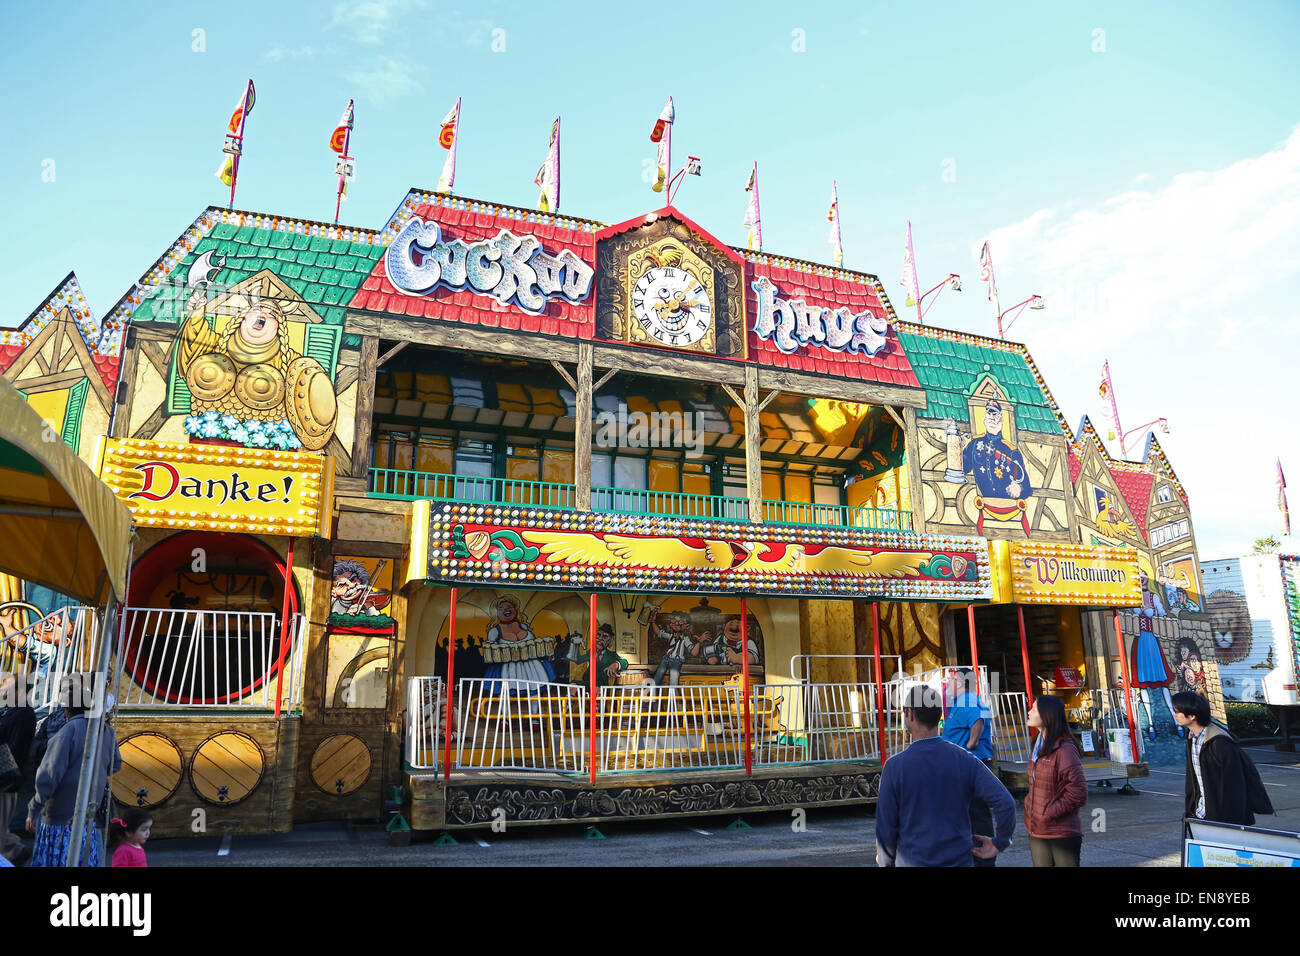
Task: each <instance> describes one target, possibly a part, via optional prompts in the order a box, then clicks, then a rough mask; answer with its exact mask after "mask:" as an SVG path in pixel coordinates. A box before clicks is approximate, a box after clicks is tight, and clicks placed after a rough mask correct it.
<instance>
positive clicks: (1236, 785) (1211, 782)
mask: <svg viewBox="0 0 1300 956" xmlns="http://www.w3.org/2000/svg"><path fill="white" fill-rule="evenodd" d="M1170 703H1171V704H1172V705H1173V710H1174V720H1175V721H1177V722H1178V726H1180V727H1185V728H1187V781H1186V793H1187V808H1186V816H1187V817H1188V818H1189V819H1193V820H1210V821H1213V822H1216V823H1235V824H1239V825H1242V826H1252V825H1253V824H1254V823H1255V814H1254V813H1252V812H1251V809H1250V798H1249V794H1248V792H1247V778H1246V767H1245V758H1244V757H1243V756H1242V753H1241V749H1240V748H1239V747H1238V746H1237V742H1236V741H1235V740H1233V739H1232V734H1230V733H1228V732H1227V731H1226V730H1224V729H1223V728H1221V727H1219V726H1218V725H1217V724H1216V723H1214V721H1213V720H1212V719H1211V717H1210V703H1209V701H1207V700H1206V699H1205V698H1204V697H1202V696H1201V695H1200V694H1193V693H1192V692H1191V691H1182V692H1180V693H1177V694H1174V695H1173V697H1171V698H1170Z"/></svg>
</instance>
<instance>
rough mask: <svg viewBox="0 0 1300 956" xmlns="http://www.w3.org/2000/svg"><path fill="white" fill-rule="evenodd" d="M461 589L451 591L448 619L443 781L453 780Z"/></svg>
mask: <svg viewBox="0 0 1300 956" xmlns="http://www.w3.org/2000/svg"><path fill="white" fill-rule="evenodd" d="M458 593H459V589H458V588H456V587H455V586H454V585H453V586H452V589H451V614H450V615H449V616H448V618H447V733H446V736H445V737H444V739H443V741H442V779H443V780H450V779H451V731H452V725H453V723H454V717H455V711H454V710H453V709H452V698H453V694H454V693H455V687H456V598H457V597H458Z"/></svg>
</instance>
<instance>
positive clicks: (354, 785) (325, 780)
mask: <svg viewBox="0 0 1300 956" xmlns="http://www.w3.org/2000/svg"><path fill="white" fill-rule="evenodd" d="M311 779H312V780H313V782H315V784H316V786H318V787H320V788H321V789H322V790H324V791H325V792H326V793H329V794H333V795H335V796H339V797H346V796H347V795H348V794H350V793H355V792H356V791H357V790H358V789H359V788H360V787H361V785H362V784H363V783H365V782H366V781H367V780H368V779H370V748H369V747H367V746H366V742H365V741H364V740H362V739H361V738H360V737H357V736H355V735H354V734H332V735H331V736H329V737H326V738H325V739H324V740H322V741H321V742H320V743H319V744H317V745H316V750H315V751H314V752H313V753H312V755H311Z"/></svg>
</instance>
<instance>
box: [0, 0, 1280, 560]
mask: <svg viewBox="0 0 1300 956" xmlns="http://www.w3.org/2000/svg"><path fill="white" fill-rule="evenodd" d="M982 6H983V5H981V6H979V7H977V6H975V5H970V4H957V3H950V4H941V3H929V4H927V3H918V4H909V5H900V4H866V5H863V4H831V3H827V4H819V3H807V4H802V5H798V6H795V5H791V4H773V3H759V4H752V5H748V6H745V7H743V8H742V7H741V6H740V5H735V4H708V3H697V4H692V5H684V6H680V5H679V7H677V8H672V7H663V6H660V5H645V4H636V5H611V4H606V3H582V4H569V3H559V2H555V3H545V4H536V3H527V4H525V3H492V2H486V3H481V4H474V5H471V4H468V3H464V4H456V3H452V4H447V3H435V2H432V0H424V2H420V0H368V2H357V0H338V2H333V3H330V2H326V3H315V4H307V3H280V2H277V3H274V4H269V3H261V4H254V3H241V2H229V3H225V4H221V5H212V4H203V5H193V6H191V5H186V4H176V5H162V4H127V3H122V4H114V5H111V6H110V5H102V4H61V5H59V6H58V7H57V8H52V7H49V6H48V5H43V4H37V3H9V4H7V5H6V7H5V10H4V13H3V14H0V16H2V17H3V25H4V30H3V34H4V36H5V38H6V39H5V40H4V43H5V45H6V49H5V50H4V56H3V60H2V62H0V78H2V79H3V81H4V89H6V90H7V91H9V96H8V97H7V99H8V101H9V103H10V109H9V110H8V115H7V122H6V133H7V135H6V140H7V143H6V148H5V150H4V151H3V152H2V153H0V173H2V174H3V176H2V178H0V182H3V184H4V185H3V187H2V188H0V223H3V226H4V228H3V229H0V280H2V281H3V282H4V285H5V288H6V290H7V293H8V294H7V295H6V300H5V307H4V312H3V313H2V314H0V323H2V324H5V325H13V324H17V322H19V321H21V320H22V319H23V318H24V317H25V316H26V315H27V314H28V313H29V312H30V311H31V310H32V309H33V308H35V307H36V306H37V305H38V304H39V302H40V301H41V299H42V298H43V297H44V296H45V294H46V293H48V292H49V291H50V289H51V288H53V287H54V285H55V284H56V283H57V282H58V280H59V279H60V278H61V277H62V276H63V275H64V274H65V273H66V272H67V271H68V270H69V269H75V270H76V272H77V275H78V277H79V278H80V280H81V282H82V285H83V288H84V289H85V291H86V295H87V297H88V298H89V300H90V303H91V305H92V307H93V308H94V309H95V310H96V311H97V312H99V313H101V314H102V313H104V312H106V311H107V310H108V309H109V308H111V306H112V305H113V304H114V303H115V302H116V301H117V299H118V298H119V297H120V296H121V295H122V294H123V293H124V292H125V291H126V289H127V288H128V286H129V285H130V283H131V282H133V281H134V280H135V279H136V278H138V277H139V275H140V274H141V273H142V272H144V271H145V269H146V268H147V267H148V266H149V265H150V264H152V262H153V261H154V259H155V258H156V257H157V256H158V255H159V254H160V253H161V252H162V251H163V250H164V249H165V248H166V247H167V246H168V245H169V244H170V242H171V241H172V240H173V239H174V238H175V237H176V236H177V235H178V234H179V233H180V232H181V231H182V229H183V228H184V227H185V226H186V225H188V224H189V223H190V222H191V221H192V220H193V219H194V217H195V216H196V215H197V214H198V213H199V212H200V211H201V210H202V209H203V208H204V207H205V206H206V205H208V204H210V203H216V204H223V203H224V202H225V199H226V195H225V194H226V190H225V188H224V187H223V186H222V185H221V183H220V182H219V181H218V180H217V179H216V178H215V177H214V176H213V171H214V170H215V169H216V168H217V166H218V165H219V162H220V159H221V154H220V148H221V143H222V133H223V130H224V124H225V121H226V119H227V117H228V116H229V113H230V111H231V109H232V108H233V107H234V105H235V103H236V101H237V100H238V97H239V94H240V91H241V90H242V88H243V84H244V82H245V80H246V79H247V78H248V77H250V76H251V77H252V78H253V79H254V81H255V83H256V85H257V91H258V99H257V105H256V107H255V109H254V112H253V114H252V115H251V117H250V118H249V122H248V128H247V131H246V133H247V145H246V152H245V160H244V163H243V165H242V166H241V176H240V183H239V195H238V200H237V203H238V205H239V206H241V207H243V208H246V209H257V210H264V211H268V212H275V213H278V214H282V215H288V216H300V217H309V218H318V219H328V218H330V216H331V215H332V213H333V173H332V170H333V154H332V153H330V152H329V149H328V147H327V140H328V136H329V133H330V130H331V129H332V128H333V126H334V125H335V123H336V122H337V120H338V116H339V113H340V112H341V110H342V108H343V106H344V104H345V103H346V102H347V100H348V98H349V97H352V98H355V99H356V101H357V106H356V131H355V133H354V138H353V153H354V154H355V155H356V157H357V178H356V180H355V182H354V183H353V186H352V187H351V190H350V196H351V198H350V199H349V201H348V202H347V203H345V204H344V210H343V217H342V218H343V220H344V221H346V222H350V223H354V224H358V225H366V226H370V227H375V226H378V225H379V224H381V223H382V222H383V221H384V220H385V219H386V218H387V216H388V215H389V214H390V213H391V212H392V210H393V208H394V207H395V206H396V204H397V203H398V202H399V200H400V199H401V198H402V196H403V195H404V193H405V191H406V189H407V188H408V187H410V186H412V185H419V186H425V187H432V186H433V184H434V183H435V182H436V180H437V176H438V171H439V169H440V166H441V160H442V152H441V151H440V150H437V149H436V146H435V137H436V134H437V122H438V120H439V119H440V118H441V117H442V116H443V114H444V113H445V112H446V111H447V109H448V108H449V107H450V106H451V104H452V103H453V102H454V101H455V99H456V97H458V96H460V97H463V98H464V106H463V114H462V124H463V125H462V130H461V147H460V153H459V165H458V173H457V182H456V192H457V193H459V194H461V195H469V196H474V197H478V198H485V199H490V200H493V201H497V202H502V203H510V204H516V205H523V206H531V205H533V204H534V203H535V202H536V196H537V192H536V188H535V187H534V186H533V185H532V177H533V175H534V173H535V172H536V170H537V167H538V165H539V164H540V163H541V162H542V160H543V158H544V155H545V149H546V140H547V136H548V133H549V130H550V124H551V121H552V120H553V119H554V117H555V116H556V115H557V114H558V115H561V116H563V147H564V149H563V196H562V203H561V211H562V212H565V213H569V214H572V215H578V216H586V217H590V218H594V219H599V220H602V221H605V222H618V221H621V220H623V219H626V218H630V217H631V216H634V215H636V214H638V213H641V212H644V211H646V210H647V209H650V208H653V207H655V206H656V205H658V204H660V203H659V197H658V196H657V195H656V194H654V193H652V192H651V191H650V190H649V187H648V186H647V185H646V183H645V182H644V181H643V180H642V178H641V177H642V169H643V162H644V160H646V159H648V158H649V157H651V156H652V155H653V154H652V147H651V144H650V143H649V141H648V133H649V128H650V126H651V125H652V124H653V121H654V119H655V118H656V116H657V115H658V113H659V110H660V109H661V108H662V106H663V103H664V99H665V98H666V96H668V95H669V94H671V95H672V96H673V97H674V99H675V102H676V106H677V120H678V122H677V124H676V126H675V131H674V153H675V158H676V159H677V161H679V162H680V161H681V160H683V159H684V158H685V156H686V154H687V153H692V154H695V155H698V156H701V157H702V158H703V160H704V174H703V176H702V177H701V178H699V179H691V180H690V181H689V182H687V183H686V185H685V186H684V188H683V189H682V190H681V192H680V194H679V195H678V197H677V202H676V204H677V205H678V206H679V207H680V208H681V209H682V210H683V211H684V212H686V213H687V214H688V215H690V216H691V217H692V218H694V219H695V220H696V221H697V222H699V223H700V224H701V225H703V226H704V227H705V228H707V229H709V230H711V231H712V232H714V234H715V235H717V236H719V237H720V238H721V239H723V240H724V241H728V242H732V243H736V244H740V243H743V241H744V231H743V228H742V226H741V222H742V219H743V217H744V212H745V202H746V196H745V193H744V185H745V181H746V178H747V176H748V171H749V167H750V164H751V163H752V162H754V161H755V160H757V161H758V163H759V177H760V186H761V190H762V205H763V225H764V238H765V240H766V242H765V248H766V249H768V250H771V251H773V252H779V253H784V254H788V255H794V256H799V257H803V258H810V259H815V260H820V261H825V260H826V259H828V258H829V255H830V250H829V247H828V246H827V244H826V232H827V229H826V220H825V213H826V207H827V202H828V198H829V191H830V183H831V180H832V179H837V180H838V181H839V190H840V204H841V210H842V218H843V234H844V246H845V257H846V258H845V265H846V266H849V267H851V268H858V269H864V270H866V271H870V272H874V273H877V274H879V275H880V276H881V278H882V279H883V280H884V281H885V284H886V288H887V289H888V290H889V292H890V294H891V296H893V297H894V299H895V304H896V306H898V307H899V310H900V312H902V311H903V309H902V304H903V300H904V295H903V293H902V290H901V288H900V287H899V285H898V276H899V270H900V266H901V259H902V243H903V238H904V233H905V223H906V221H907V220H909V219H910V220H911V221H912V225H913V230H914V236H915V243H916V255H917V260H918V265H919V269H920V278H921V282H922V285H923V288H928V287H929V286H930V285H933V284H935V283H937V282H938V281H939V280H940V279H942V278H943V276H944V275H946V274H947V272H949V271H955V272H959V273H961V274H962V275H963V277H964V278H965V280H966V284H965V291H963V292H961V293H952V292H948V291H945V292H944V293H943V297H942V298H941V299H940V301H939V302H938V305H937V306H936V307H935V308H934V310H933V311H932V312H931V313H930V316H929V320H930V321H932V322H933V323H934V324H939V325H945V326H949V327H953V328H961V329H966V330H969V331H974V332H983V333H988V334H992V333H993V331H994V317H993V314H992V306H991V305H990V304H989V303H988V302H987V300H986V298H985V296H984V292H983V287H982V286H980V285H979V283H978V281H977V277H978V267H977V266H976V263H975V257H976V254H977V252H978V248H979V245H980V243H981V242H982V241H983V240H984V239H985V238H989V237H992V242H993V253H994V261H995V265H996V267H997V273H998V281H999V286H1000V289H1001V293H1002V303H1003V305H1004V306H1007V305H1011V304H1014V303H1015V302H1017V301H1020V300H1021V299H1023V298H1026V297H1027V296H1028V295H1030V294H1031V293H1033V292H1040V293H1042V294H1043V296H1044V297H1045V299H1046V301H1047V309H1046V310H1044V311H1042V312H1028V311H1027V312H1025V313H1023V314H1022V315H1021V317H1020V319H1019V320H1018V321H1017V324H1016V325H1015V327H1014V328H1013V330H1012V333H1011V335H1010V337H1011V338H1016V339H1019V340H1021V341H1025V342H1027V343H1028V345H1029V347H1030V349H1031V351H1032V352H1033V354H1034V356H1035V358H1036V359H1037V361H1038V363H1039V365H1040V367H1041V368H1042V370H1043V372H1044V374H1045V375H1046V378H1047V381H1048V383H1049V385H1050V386H1051V387H1052V389H1053V391H1054V394H1055V396H1056V398H1057V399H1058V401H1059V402H1060V403H1061V405H1062V407H1063V409H1064V411H1065V414H1066V417H1067V418H1068V419H1069V421H1070V422H1071V425H1072V426H1073V425H1074V424H1076V423H1077V422H1078V419H1079V418H1080V416H1081V415H1082V414H1083V413H1084V412H1085V411H1091V412H1093V413H1094V415H1095V414H1096V413H1097V412H1098V411H1099V409H1098V403H1097V401H1096V400H1095V396H1096V386H1097V381H1098V379H1099V376H1100V369H1101V365H1102V362H1103V361H1105V360H1106V359H1109V360H1110V363H1111V369H1112V373H1113V375H1114V379H1115V389H1116V393H1117V395H1118V397H1119V400H1120V414H1121V418H1122V419H1123V421H1124V423H1125V425H1126V426H1127V427H1132V426H1133V425H1137V424H1140V423H1142V422H1144V421H1146V420H1148V419H1151V418H1155V417H1156V416H1159V415H1165V416H1167V417H1168V418H1169V420H1170V423H1171V426H1172V431H1171V434H1169V435H1167V436H1161V438H1162V442H1163V444H1164V446H1165V448H1166V450H1167V451H1168V453H1169V455H1170V457H1171V459H1172V461H1173V464H1174V467H1175V468H1176V469H1177V470H1178V473H1179V476H1180V477H1181V478H1182V479H1183V481H1184V483H1185V484H1186V485H1187V487H1188V490H1189V493H1190V494H1191V496H1192V504H1193V518H1194V522H1195V525H1196V530H1197V538H1198V543H1199V548H1200V551H1201V555H1202V557H1205V558H1211V557H1216V556H1220V555H1223V554H1226V553H1235V552H1239V551H1240V550H1241V549H1243V548H1245V547H1247V546H1248V545H1249V542H1250V541H1251V540H1252V539H1253V538H1254V537H1256V536H1258V535H1263V534H1268V533H1271V532H1274V531H1276V530H1277V526H1278V520H1277V512H1276V509H1275V507H1274V499H1275V492H1274V486H1273V478H1274V469H1273V460H1274V458H1275V457H1277V456H1279V455H1280V456H1281V457H1282V461H1283V465H1284V467H1289V468H1290V469H1291V470H1292V471H1294V473H1295V478H1296V481H1297V485H1296V489H1295V495H1296V500H1297V505H1298V506H1300V440H1298V439H1297V438H1296V429H1295V426H1294V422H1293V421H1292V419H1291V417H1290V416H1289V415H1288V409H1289V408H1290V407H1292V406H1293V405H1294V400H1293V399H1292V397H1291V394H1290V382H1291V380H1292V379H1293V378H1294V373H1293V371H1292V368H1293V365H1294V360H1293V358H1292V357H1293V356H1294V354H1295V352H1296V346H1297V345H1298V344H1300V339H1298V335H1300V323H1297V322H1296V321H1295V319H1296V314H1295V313H1296V307H1295V304H1294V303H1295V302H1296V301H1297V297H1298V296H1300V136H1293V131H1294V130H1295V129H1296V128H1297V124H1300V109H1298V108H1297V104H1300V71H1297V70H1296V69H1295V68H1294V65H1293V64H1294V47H1295V43H1296V39H1297V37H1300V6H1297V5H1296V4H1294V3H1281V2H1276V3H1268V2H1260V3H1252V4H1249V5H1244V6H1242V7H1240V8H1236V9H1231V10H1229V9H1227V8H1224V7H1222V6H1221V5H1212V4H1209V3H1187V2H1180V3H1154V4H1143V5H1142V6H1141V8H1140V9H1133V6H1134V5H1131V4H1127V3H1093V4H1078V3H1073V4H1067V3H1053V4H1042V3H1037V4H1034V3H998V4H990V5H987V6H988V8H987V9H984V8H982ZM677 10H680V12H676V11H677ZM792 10H793V11H794V12H792ZM742 11H743V12H742ZM195 31H201V32H200V33H196V32H195ZM494 31H503V32H494ZM1098 31H1101V32H1098ZM503 45H504V49H501V47H502V46H503ZM494 47H496V49H494ZM801 47H802V49H800V48H801ZM49 161H53V166H52V167H51V166H50V163H49ZM51 168H52V170H53V181H47V180H48V178H49V172H50V170H51ZM43 174H44V176H43ZM1140 437H1141V436H1134V441H1135V442H1137V441H1140ZM1115 450H1116V451H1118V448H1117V447H1116V449H1115ZM1298 514H1300V513H1298Z"/></svg>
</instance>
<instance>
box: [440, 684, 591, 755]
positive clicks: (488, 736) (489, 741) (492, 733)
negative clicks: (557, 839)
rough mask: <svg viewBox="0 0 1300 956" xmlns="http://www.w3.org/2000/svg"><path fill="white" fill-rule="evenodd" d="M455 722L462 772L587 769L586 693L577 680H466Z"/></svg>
mask: <svg viewBox="0 0 1300 956" xmlns="http://www.w3.org/2000/svg"><path fill="white" fill-rule="evenodd" d="M456 684H457V686H456V713H455V715H454V716H455V720H454V721H453V724H452V738H453V741H452V742H453V750H454V753H455V755H456V763H455V766H456V767H458V768H460V769H463V770H549V771H557V772H579V771H582V770H585V769H586V766H587V751H588V749H589V747H588V738H587V734H588V726H589V725H588V723H587V706H588V702H587V692H586V688H583V687H580V686H578V685H576V684H550V683H545V682H542V681H525V680H501V679H493V678H486V677H474V678H462V679H460V680H458V681H457V682H456Z"/></svg>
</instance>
